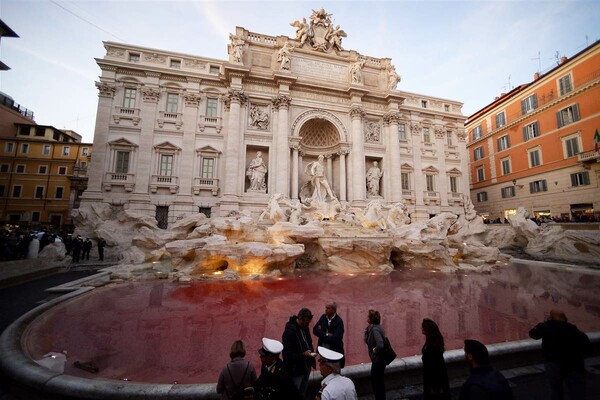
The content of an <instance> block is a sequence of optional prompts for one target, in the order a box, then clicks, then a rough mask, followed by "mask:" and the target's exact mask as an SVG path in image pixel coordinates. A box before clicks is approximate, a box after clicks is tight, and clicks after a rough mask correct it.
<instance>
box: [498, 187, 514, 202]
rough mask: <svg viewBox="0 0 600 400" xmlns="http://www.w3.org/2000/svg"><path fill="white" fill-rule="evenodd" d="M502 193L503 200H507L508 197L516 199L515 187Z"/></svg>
mask: <svg viewBox="0 0 600 400" xmlns="http://www.w3.org/2000/svg"><path fill="white" fill-rule="evenodd" d="M500 193H501V194H502V198H503V199H505V198H507V197H515V187H514V186H507V187H503V188H502V189H500Z"/></svg>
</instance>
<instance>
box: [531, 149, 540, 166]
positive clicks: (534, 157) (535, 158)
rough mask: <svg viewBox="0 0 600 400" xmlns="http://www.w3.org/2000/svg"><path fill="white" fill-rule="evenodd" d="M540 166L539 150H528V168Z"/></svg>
mask: <svg viewBox="0 0 600 400" xmlns="http://www.w3.org/2000/svg"><path fill="white" fill-rule="evenodd" d="M540 165H542V157H541V155H540V150H539V149H535V150H530V151H529V167H530V168H533V167H538V166H540Z"/></svg>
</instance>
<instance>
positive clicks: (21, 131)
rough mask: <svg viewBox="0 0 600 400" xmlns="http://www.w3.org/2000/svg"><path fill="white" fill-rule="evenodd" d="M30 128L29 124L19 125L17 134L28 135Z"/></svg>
mask: <svg viewBox="0 0 600 400" xmlns="http://www.w3.org/2000/svg"><path fill="white" fill-rule="evenodd" d="M30 131H31V128H30V127H29V126H21V127H19V135H22V136H29V133H30Z"/></svg>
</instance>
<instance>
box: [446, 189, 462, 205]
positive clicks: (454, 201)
mask: <svg viewBox="0 0 600 400" xmlns="http://www.w3.org/2000/svg"><path fill="white" fill-rule="evenodd" d="M448 204H449V205H451V206H452V205H458V206H462V205H464V204H465V203H464V196H463V194H462V193H458V192H448Z"/></svg>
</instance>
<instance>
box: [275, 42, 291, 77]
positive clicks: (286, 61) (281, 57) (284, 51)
mask: <svg viewBox="0 0 600 400" xmlns="http://www.w3.org/2000/svg"><path fill="white" fill-rule="evenodd" d="M292 51H294V48H293V47H292V46H290V43H289V42H285V44H284V45H283V47H282V48H281V49H280V50H279V53H277V62H279V68H280V69H282V70H284V71H289V70H290V64H291V61H292V59H291V52H292Z"/></svg>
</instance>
